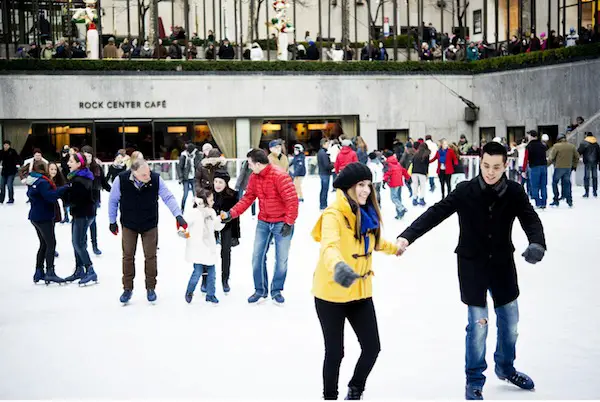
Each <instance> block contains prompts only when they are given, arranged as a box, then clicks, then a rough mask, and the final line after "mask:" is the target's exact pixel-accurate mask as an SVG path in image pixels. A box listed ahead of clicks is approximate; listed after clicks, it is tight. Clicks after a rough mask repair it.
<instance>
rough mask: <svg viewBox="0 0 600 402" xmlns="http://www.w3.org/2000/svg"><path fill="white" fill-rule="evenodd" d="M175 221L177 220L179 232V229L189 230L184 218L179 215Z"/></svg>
mask: <svg viewBox="0 0 600 402" xmlns="http://www.w3.org/2000/svg"><path fill="white" fill-rule="evenodd" d="M175 219H176V220H177V230H179V228H183V229H187V228H188V224H187V222H186V221H185V219H183V216H181V215H177V217H176V218H175Z"/></svg>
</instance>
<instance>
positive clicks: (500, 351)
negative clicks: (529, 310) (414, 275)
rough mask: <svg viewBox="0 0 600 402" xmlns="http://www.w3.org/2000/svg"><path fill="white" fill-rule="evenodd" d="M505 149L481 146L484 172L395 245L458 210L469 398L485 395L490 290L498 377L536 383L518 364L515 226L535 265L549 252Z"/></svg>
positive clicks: (403, 244) (407, 241)
mask: <svg viewBox="0 0 600 402" xmlns="http://www.w3.org/2000/svg"><path fill="white" fill-rule="evenodd" d="M506 168H507V152H506V148H504V146H502V145H501V144H498V143H496V142H490V143H488V144H486V145H485V147H483V157H482V160H481V174H480V175H479V176H477V177H476V178H474V179H473V180H470V181H468V182H463V183H461V184H459V185H458V186H457V188H456V190H455V191H453V192H452V193H450V195H449V196H448V197H447V198H445V199H443V200H442V201H440V202H438V203H437V204H435V205H434V206H432V207H431V208H429V209H428V210H427V211H426V212H425V213H424V214H423V215H421V216H420V217H419V218H418V219H417V220H416V221H414V222H413V223H412V225H410V227H408V228H407V229H406V230H405V231H404V232H402V234H401V235H400V236H399V237H398V247H399V248H400V250H401V251H404V250H406V248H407V247H408V245H409V244H412V243H413V242H414V241H415V240H417V239H418V238H419V237H421V236H423V235H424V234H425V233H427V232H429V231H430V230H431V229H433V228H434V227H436V226H437V225H439V224H440V223H441V222H443V221H444V220H445V219H447V218H448V217H450V216H451V215H452V214H454V213H455V212H456V213H457V214H458V219H459V225H460V236H459V241H458V247H457V248H456V250H455V252H456V254H457V255H458V279H459V283H460V292H461V299H462V301H463V303H465V304H466V305H468V308H469V324H468V326H467V340H466V349H467V350H466V366H465V371H466V377H467V385H466V392H465V393H466V399H483V396H482V389H483V385H484V384H485V376H484V375H483V372H484V371H485V369H486V368H487V364H486V362H485V352H486V345H485V343H486V337H487V330H488V307H487V293H488V291H489V292H490V293H491V295H492V299H493V301H494V308H495V311H496V317H497V326H498V343H497V348H496V353H495V354H494V360H495V363H496V369H495V372H496V375H497V376H498V377H499V378H500V379H501V380H507V381H509V382H511V383H513V384H515V385H516V386H518V387H520V388H523V389H528V390H531V389H533V387H534V383H533V381H532V380H531V378H529V377H528V376H527V375H525V374H523V373H520V372H518V371H516V370H515V368H514V365H513V363H514V360H515V346H516V342H517V324H518V320H519V310H518V305H517V297H518V296H519V286H518V283H517V271H516V268H515V261H514V256H513V254H514V251H515V248H514V246H513V244H512V240H511V237H512V227H513V223H514V220H515V218H518V219H519V221H520V223H521V227H522V228H523V230H524V231H525V233H526V235H527V238H528V240H529V247H527V249H526V250H525V252H524V253H523V257H525V260H526V261H527V262H529V263H531V264H535V263H537V262H539V261H541V260H542V258H543V257H544V253H545V250H546V241H545V238H544V230H543V227H542V223H541V221H540V219H539V217H538V215H537V214H536V213H535V211H534V210H533V208H532V206H531V204H530V203H529V199H528V197H527V194H525V191H524V190H523V187H521V186H520V185H519V184H518V183H517V182H514V181H510V180H508V179H507V178H506V175H505V172H506Z"/></svg>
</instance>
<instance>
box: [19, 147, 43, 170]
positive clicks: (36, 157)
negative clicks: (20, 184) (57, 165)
mask: <svg viewBox="0 0 600 402" xmlns="http://www.w3.org/2000/svg"><path fill="white" fill-rule="evenodd" d="M40 161H41V162H44V163H45V164H46V170H48V161H47V160H46V159H44V158H43V157H42V151H40V149H39V148H34V150H33V156H32V157H31V158H29V159H26V160H25V161H23V166H28V167H29V171H30V172H31V171H32V170H33V164H34V162H40Z"/></svg>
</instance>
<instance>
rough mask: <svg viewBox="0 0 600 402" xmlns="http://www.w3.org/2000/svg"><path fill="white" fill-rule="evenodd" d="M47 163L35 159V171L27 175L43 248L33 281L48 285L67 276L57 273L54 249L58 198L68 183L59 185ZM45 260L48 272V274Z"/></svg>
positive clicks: (33, 216) (32, 212)
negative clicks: (58, 186)
mask: <svg viewBox="0 0 600 402" xmlns="http://www.w3.org/2000/svg"><path fill="white" fill-rule="evenodd" d="M47 169H48V168H47V165H46V163H44V162H43V161H39V162H34V165H33V168H32V171H31V172H30V173H29V175H28V176H27V178H26V180H25V182H26V184H27V197H28V198H29V205H30V207H31V208H30V210H29V220H30V221H31V224H32V225H33V227H34V228H35V231H36V233H37V236H38V239H39V240H40V247H39V249H38V252H37V258H36V266H35V274H34V275H33V282H34V283H38V282H39V281H41V280H43V281H44V282H46V285H48V284H49V283H50V282H55V283H63V282H65V280H64V279H62V278H59V277H58V276H56V273H55V272H54V252H55V251H56V236H55V234H54V224H55V218H56V209H55V204H56V201H57V200H58V199H59V198H60V197H61V195H62V194H63V193H64V191H65V190H66V186H62V187H60V188H56V185H55V184H54V182H53V181H52V180H51V179H50V178H49V175H48V170H47ZM44 260H45V261H46V272H45V273H44Z"/></svg>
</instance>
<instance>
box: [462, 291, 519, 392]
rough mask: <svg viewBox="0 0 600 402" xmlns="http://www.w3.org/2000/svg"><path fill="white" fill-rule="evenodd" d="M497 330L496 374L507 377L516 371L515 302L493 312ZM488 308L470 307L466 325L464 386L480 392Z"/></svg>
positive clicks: (517, 313) (484, 365)
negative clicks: (465, 382)
mask: <svg viewBox="0 0 600 402" xmlns="http://www.w3.org/2000/svg"><path fill="white" fill-rule="evenodd" d="M495 310H496V327H497V328H498V334H497V341H496V352H495V353H494V362H495V363H496V374H498V375H502V376H503V377H509V376H510V375H512V374H513V373H514V372H515V368H514V365H513V364H514V361H515V356H516V344H517V336H518V332H517V324H518V323H519V306H518V304H517V301H516V300H515V301H513V302H510V303H508V304H505V305H504V306H501V307H497V308H496V309H495ZM488 322H489V320H488V308H487V306H486V307H477V306H469V325H467V339H466V356H465V372H466V375H467V385H468V386H470V387H473V388H476V389H483V385H484V384H485V375H483V372H484V371H485V370H486V369H487V363H486V362H485V353H486V339H487V333H488Z"/></svg>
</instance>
